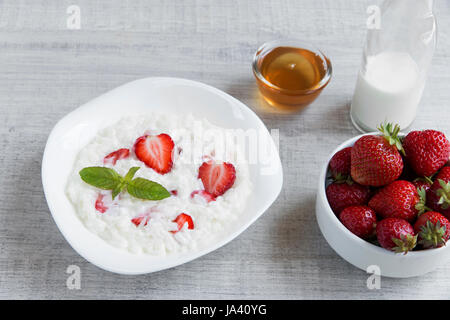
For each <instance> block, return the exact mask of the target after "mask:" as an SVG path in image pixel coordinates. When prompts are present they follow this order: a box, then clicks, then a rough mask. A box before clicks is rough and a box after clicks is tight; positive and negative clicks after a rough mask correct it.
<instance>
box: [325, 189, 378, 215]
mask: <svg viewBox="0 0 450 320" xmlns="http://www.w3.org/2000/svg"><path fill="white" fill-rule="evenodd" d="M326 194H327V199H328V203H329V204H330V207H331V209H332V210H333V212H334V213H335V214H339V213H340V212H341V211H342V210H343V209H345V208H347V207H350V206H359V205H365V204H367V202H368V201H369V199H370V190H369V188H368V187H364V186H361V185H359V184H357V183H354V182H344V183H339V182H333V183H332V184H330V185H329V186H328V187H327V189H326Z"/></svg>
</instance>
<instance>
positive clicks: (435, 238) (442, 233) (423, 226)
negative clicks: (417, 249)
mask: <svg viewBox="0 0 450 320" xmlns="http://www.w3.org/2000/svg"><path fill="white" fill-rule="evenodd" d="M414 231H415V233H416V234H417V235H418V239H419V244H421V245H422V246H423V247H424V248H425V249H428V248H439V247H442V246H444V245H445V243H446V242H447V241H448V239H449V238H450V222H449V221H448V219H447V218H446V217H444V216H443V215H442V214H440V213H439V212H435V211H429V212H426V213H424V214H422V215H420V217H419V218H418V219H417V221H416V223H415V224H414Z"/></svg>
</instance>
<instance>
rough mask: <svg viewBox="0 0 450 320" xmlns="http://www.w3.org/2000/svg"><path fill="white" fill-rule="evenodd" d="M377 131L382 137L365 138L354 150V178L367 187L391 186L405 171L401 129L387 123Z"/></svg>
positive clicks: (367, 136)
mask: <svg viewBox="0 0 450 320" xmlns="http://www.w3.org/2000/svg"><path fill="white" fill-rule="evenodd" d="M378 129H379V131H380V132H381V133H382V135H380V136H375V135H366V136H363V137H361V138H359V139H358V140H357V141H356V142H355V144H354V145H353V147H352V152H351V176H352V179H353V180H354V181H355V182H357V183H359V184H361V185H364V186H373V187H380V186H385V185H388V184H390V183H392V182H394V181H395V180H397V179H398V177H399V176H400V175H401V173H402V171H403V160H402V156H401V155H400V152H402V153H404V150H403V147H402V143H401V141H400V137H399V136H398V134H399V132H400V127H399V126H398V125H396V126H395V127H393V126H392V124H390V123H388V124H384V125H381V126H380V127H379V128H378Z"/></svg>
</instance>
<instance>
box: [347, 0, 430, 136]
mask: <svg viewBox="0 0 450 320" xmlns="http://www.w3.org/2000/svg"><path fill="white" fill-rule="evenodd" d="M373 8H374V9H376V10H375V11H374V12H375V14H378V13H379V16H378V18H379V20H378V24H377V17H374V20H373V21H374V25H373V26H372V27H371V26H370V25H369V23H368V27H369V30H368V34H367V42H366V46H365V49H364V56H363V64H362V67H361V70H360V72H359V74H358V80H357V83H356V89H355V93H354V96H353V101H352V105H351V111H350V116H351V119H352V122H353V124H354V125H355V126H356V127H357V128H358V129H359V130H360V131H363V132H370V131H377V126H379V125H380V124H381V123H384V122H391V123H394V124H399V125H400V127H401V128H402V130H404V129H407V128H408V127H409V126H410V125H411V124H412V122H413V121H414V119H415V117H416V112H417V106H418V105H419V102H420V99H421V97H422V93H423V89H424V87H425V80H426V74H427V71H428V69H429V66H430V64H431V60H432V57H433V53H434V49H435V47H436V20H435V17H434V15H433V0H385V1H384V2H383V4H382V6H381V7H380V8H378V7H373Z"/></svg>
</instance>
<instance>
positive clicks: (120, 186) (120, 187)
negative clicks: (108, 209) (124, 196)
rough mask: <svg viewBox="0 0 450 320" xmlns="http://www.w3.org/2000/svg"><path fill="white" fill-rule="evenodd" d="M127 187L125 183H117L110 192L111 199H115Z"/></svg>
mask: <svg viewBox="0 0 450 320" xmlns="http://www.w3.org/2000/svg"><path fill="white" fill-rule="evenodd" d="M126 186H127V184H126V183H125V181H122V182H121V183H119V184H118V185H117V186H116V187H115V188H114V189H113V191H112V198H113V200H114V198H115V197H117V196H118V195H119V193H121V192H122V190H123V189H124V188H125V187H126Z"/></svg>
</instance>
